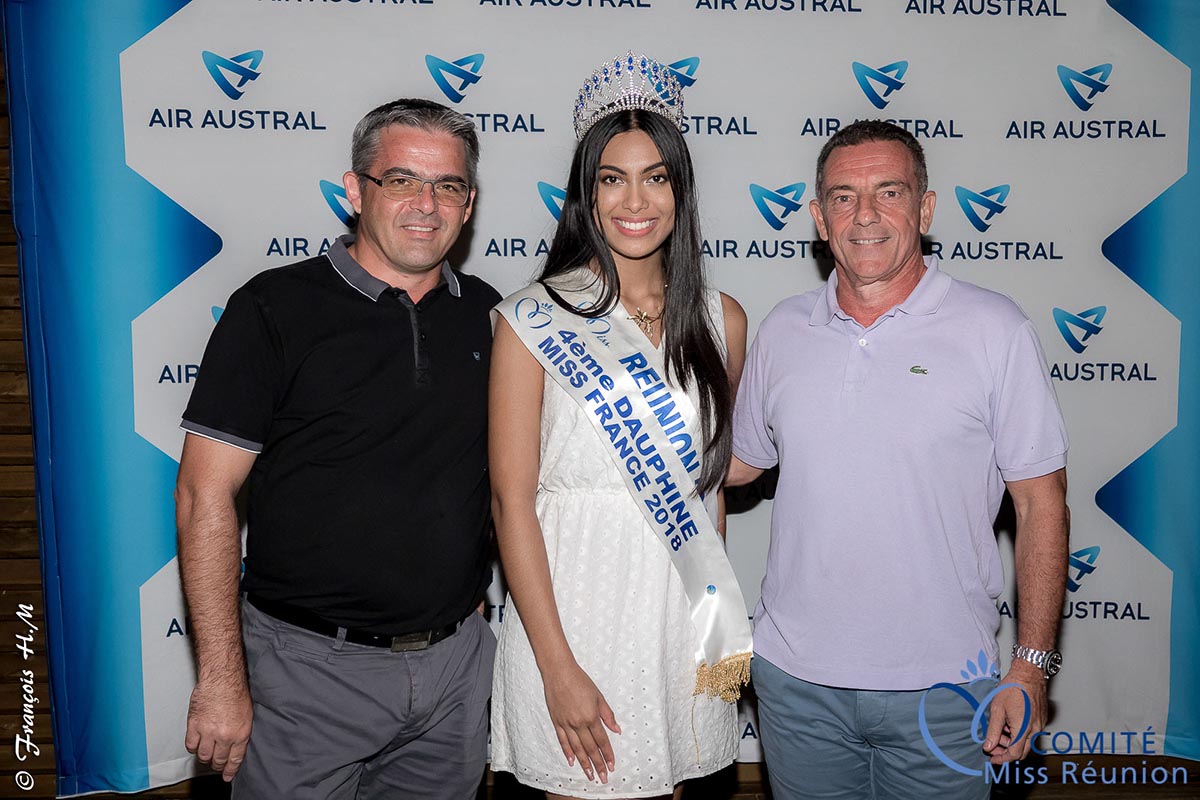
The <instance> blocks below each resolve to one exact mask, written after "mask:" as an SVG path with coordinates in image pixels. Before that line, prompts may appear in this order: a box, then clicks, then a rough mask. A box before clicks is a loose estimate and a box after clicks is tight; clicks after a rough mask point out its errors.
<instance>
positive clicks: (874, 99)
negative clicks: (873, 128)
mask: <svg viewBox="0 0 1200 800" xmlns="http://www.w3.org/2000/svg"><path fill="white" fill-rule="evenodd" d="M850 68H851V69H852V70H853V71H854V79H855V80H856V81H858V88H860V89H862V91H863V94H865V95H866V96H867V99H868V100H870V101H871V105H873V106H875V107H876V108H878V109H879V110H881V111H882V110H883V109H884V108H886V107H887V104H888V103H890V102H891V100H889V99H888V98H889V97H890V96H891V94H892V93H893V92H898V91H900V90H901V89H903V88H904V81H903V80H901V79H902V78H903V77H904V73H906V72H908V62H907V61H894V62H892V63H891V64H887V65H885V66H882V67H868V66H867V65H866V64H864V63H862V62H861V61H855V62H854V63H852V64H851V65H850Z"/></svg>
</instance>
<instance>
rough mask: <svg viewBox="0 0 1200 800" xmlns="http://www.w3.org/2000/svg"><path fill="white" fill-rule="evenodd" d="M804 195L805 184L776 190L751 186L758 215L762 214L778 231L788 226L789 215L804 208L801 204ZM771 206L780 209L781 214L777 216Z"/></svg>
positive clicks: (751, 195) (755, 184) (751, 193)
mask: <svg viewBox="0 0 1200 800" xmlns="http://www.w3.org/2000/svg"><path fill="white" fill-rule="evenodd" d="M803 194H804V184H803V183H792V184H788V185H787V186H781V187H780V188H778V189H774V190H772V189H768V188H767V187H765V186H759V185H758V184H757V183H752V184H750V197H752V198H753V199H754V205H755V206H757V207H758V213H760V214H762V218H763V219H765V220H766V221H767V224H768V225H770V226H771V227H772V228H774V229H775V230H777V231H781V230H783V226H784V225H787V217H788V214H791V213H792V212H793V211H798V210H800V209H801V208H803V207H804V206H803V204H801V202H800V197H801V196H802V195H803ZM768 203H769V204H770V205H768ZM771 206H776V207H778V208H779V209H780V213H778V214H776V213H775V212H774V211H773V210H772V208H771Z"/></svg>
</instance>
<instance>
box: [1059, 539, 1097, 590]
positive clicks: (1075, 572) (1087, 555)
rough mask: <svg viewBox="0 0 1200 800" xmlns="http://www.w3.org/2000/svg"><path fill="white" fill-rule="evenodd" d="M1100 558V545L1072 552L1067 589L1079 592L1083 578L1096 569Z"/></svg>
mask: <svg viewBox="0 0 1200 800" xmlns="http://www.w3.org/2000/svg"><path fill="white" fill-rule="evenodd" d="M1099 560H1100V545H1093V546H1091V547H1085V548H1083V549H1082V550H1076V551H1075V552H1074V553H1071V557H1070V560H1069V562H1068V565H1067V591H1069V592H1072V593H1073V592H1078V591H1079V588H1080V586H1082V585H1083V579H1084V578H1086V577H1087V576H1088V575H1091V574H1092V573H1093V572H1095V571H1096V562H1097V561H1099Z"/></svg>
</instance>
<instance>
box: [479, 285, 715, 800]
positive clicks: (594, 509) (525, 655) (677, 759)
mask: <svg viewBox="0 0 1200 800" xmlns="http://www.w3.org/2000/svg"><path fill="white" fill-rule="evenodd" d="M709 307H710V314H711V319H713V320H717V321H720V320H722V319H723V317H722V314H721V304H720V296H719V294H718V293H717V292H715V291H714V292H712V294H711V297H710V298H709ZM715 327H716V328H717V329H718V331H719V332H720V333H719V336H720V338H721V339H722V345H723V344H724V342H723V339H724V327H723V325H722V324H721V323H720V322H718V323H717V324H716V326H715ZM692 401H693V402H694V403H697V399H696V396H695V392H694V387H693V392H692ZM697 407H698V404H697ZM715 500H716V493H715V492H712V493H710V494H709V497H708V501H709V502H708V503H706V505H708V506H709V509H710V515H713V516H714V518H715V509H716V502H715ZM537 516H538V519H539V520H540V521H541V526H542V533H543V536H544V538H545V541H546V555H547V556H548V558H549V561H550V577H551V581H552V583H553V586H554V598H555V601H556V602H557V604H558V613H559V616H560V618H561V620H562V626H563V630H564V631H565V632H566V636H567V642H568V643H569V644H570V646H571V651H572V652H573V653H574V655H575V659H576V661H578V662H579V665H580V666H581V667H582V668H583V669H584V670H585V671H586V672H587V674H588V675H589V676H590V677H591V679H592V680H593V681H594V682H595V684H596V686H597V688H598V689H599V690H600V692H601V693H602V694H603V695H604V698H605V699H606V700H607V701H608V704H609V705H610V706H611V707H612V709H613V714H614V715H615V716H616V719H617V723H618V724H619V725H620V726H621V731H622V733H621V734H620V735H615V734H612V733H610V734H609V741H611V742H612V746H613V753H614V755H615V758H616V769H615V770H613V771H612V772H611V774H610V775H609V779H608V784H607V785H603V784H601V783H599V782H598V781H597V782H591V781H588V779H587V778H586V777H585V776H584V774H583V771H582V770H581V769H580V767H579V765H578V762H577V763H576V765H575V766H573V767H569V766H567V760H566V758H565V757H564V756H563V753H562V748H561V747H560V746H559V744H558V738H557V736H555V733H554V726H553V725H552V724H551V722H550V715H549V712H547V710H546V696H545V693H544V690H543V687H542V678H541V674H540V673H539V672H538V668H537V665H536V663H535V662H534V659H533V651H532V649H531V648H530V646H529V639H528V638H527V636H526V634H525V628H524V627H523V626H522V624H521V619H520V617H519V616H518V613H517V609H516V607H515V606H514V605H513V603H512V598H511V597H509V598H508V600H507V602H506V605H505V611H504V623H503V625H502V627H501V630H500V641H499V645H498V649H497V651H496V671H495V682H494V686H493V689H492V769H493V770H501V771H504V772H511V773H513V774H514V775H515V776H516V777H517V779H518V780H519V781H520V782H521V783H524V784H528V785H530V786H535V787H537V788H540V789H544V790H546V791H549V792H553V793H555V794H565V795H573V796H577V797H653V796H655V795H662V794H669V793H670V792H671V790H672V788H673V787H674V785H675V784H677V783H679V782H680V781H683V780H687V779H689V778H695V777H699V776H701V775H707V774H709V773H711V772H715V771H716V770H719V769H721V768H722V767H725V766H727V765H728V764H730V763H731V762H732V761H733V759H734V757H735V756H736V755H737V705H736V704H734V703H726V702H723V701H721V700H719V699H715V698H710V697H707V696H699V697H694V696H693V695H692V690H693V688H694V686H695V680H696V662H695V653H696V650H697V642H698V637H697V635H696V632H695V628H694V627H693V626H692V623H691V618H690V609H689V605H688V601H687V596H686V595H685V594H684V591H683V585H682V583H681V582H680V580H679V576H678V575H677V574H676V573H675V570H674V568H673V567H672V566H671V560H670V556H669V555H668V554H667V551H666V548H664V547H663V545H662V544H660V543H659V542H658V541H657V540H656V538H655V537H654V535H653V534H652V533H651V532H650V530H649V528H648V526H646V524H645V522H644V521H643V518H642V515H641V512H640V511H638V508H637V505H636V504H635V503H634V501H633V500H632V499H631V498H630V496H629V492H628V491H627V490H626V488H625V483H624V481H623V480H622V479H621V475H620V473H618V472H617V469H616V467H615V466H614V465H613V462H612V459H611V457H610V456H609V455H608V454H607V453H606V452H605V450H604V449H603V447H602V445H601V442H600V440H599V439H598V438H597V435H596V432H595V429H594V428H593V427H592V425H591V422H590V421H589V420H588V418H587V417H586V416H585V414H584V412H583V411H582V410H581V409H580V407H579V406H578V404H576V403H575V401H574V400H572V399H571V398H570V397H568V396H567V394H566V393H565V392H563V390H562V389H560V388H559V386H558V384H557V383H555V382H554V379H553V378H551V377H550V376H546V380H545V389H544V391H543V394H542V424H541V467H540V471H539V475H538V494H537Z"/></svg>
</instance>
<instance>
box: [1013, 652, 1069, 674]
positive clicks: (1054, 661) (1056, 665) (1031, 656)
mask: <svg viewBox="0 0 1200 800" xmlns="http://www.w3.org/2000/svg"><path fill="white" fill-rule="evenodd" d="M1012 657H1013V658H1019V659H1021V660H1022V661H1028V662H1029V663H1030V664H1033V665H1034V666H1035V667H1037V668H1038V669H1040V670H1041V671H1042V675H1043V676H1044V677H1045V678H1046V680H1050V678H1052V677H1054V676H1055V675H1057V674H1058V671H1059V670H1060V669H1061V668H1062V653H1060V652H1059V651H1058V650H1034V649H1033V648H1032V647H1024V646H1022V645H1019V644H1014V645H1013V647H1012Z"/></svg>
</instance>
